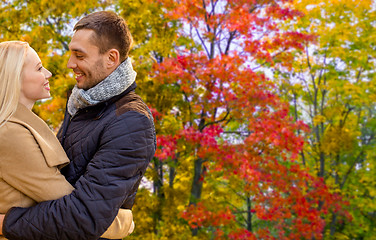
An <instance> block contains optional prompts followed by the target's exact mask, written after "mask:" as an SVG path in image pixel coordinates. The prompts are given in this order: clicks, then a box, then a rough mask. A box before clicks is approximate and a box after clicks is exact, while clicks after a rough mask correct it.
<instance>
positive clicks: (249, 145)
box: [0, 0, 376, 240]
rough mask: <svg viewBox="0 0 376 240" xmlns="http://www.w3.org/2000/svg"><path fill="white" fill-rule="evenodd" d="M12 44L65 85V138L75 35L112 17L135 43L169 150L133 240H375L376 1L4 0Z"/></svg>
mask: <svg viewBox="0 0 376 240" xmlns="http://www.w3.org/2000/svg"><path fill="white" fill-rule="evenodd" d="M0 8H1V11H0V41H6V40H23V41H27V42H29V43H30V45H31V46H32V47H33V48H34V49H36V51H37V52H38V53H39V54H40V56H41V59H42V61H43V63H44V66H45V67H46V68H47V69H49V70H50V71H51V72H52V73H53V77H52V79H51V80H50V84H51V93H52V98H51V99H49V100H47V101H42V102H40V103H38V104H37V105H36V106H35V107H34V109H33V110H34V111H35V112H36V113H37V114H38V115H39V116H41V117H42V118H43V119H44V120H45V121H46V122H47V123H48V124H49V125H50V126H51V128H53V129H55V130H56V129H58V127H59V125H60V123H61V121H62V118H63V113H64V111H65V103H66V95H67V90H69V89H71V88H72V87H73V86H74V84H75V80H74V76H73V72H72V70H70V69H67V67H66V63H67V60H68V58H69V51H68V44H69V41H70V38H71V36H72V34H73V32H72V28H73V25H74V24H75V23H76V22H77V21H78V20H79V19H80V18H81V17H83V16H85V15H87V14H89V13H91V12H94V11H97V10H112V11H115V12H117V13H118V14H120V15H121V16H122V17H123V18H124V19H125V20H126V21H127V22H128V25H129V28H130V31H131V33H132V34H133V38H134V45H133V49H132V51H131V53H130V55H131V58H132V60H133V65H134V68H135V70H136V72H137V73H138V74H137V80H136V82H137V85H138V88H137V90H136V92H137V93H138V94H140V95H141V96H142V97H143V99H144V101H145V102H146V103H147V104H148V106H149V107H150V108H151V109H152V112H153V116H154V122H155V127H156V132H157V141H158V149H157V152H156V154H155V157H154V158H153V160H152V162H151V163H150V167H149V169H148V170H147V173H146V175H145V178H144V181H143V184H142V187H140V189H139V191H138V194H137V198H136V203H135V206H134V208H133V213H134V221H135V224H136V228H135V231H134V232H133V234H132V235H131V236H129V237H127V238H126V239H129V240H133V239H179V240H180V239H367V240H369V239H376V199H375V196H376V166H375V163H376V160H375V159H376V156H375V155H376V151H375V150H376V148H375V144H376V141H375V134H376V118H375V114H376V108H375V106H376V105H375V104H376V86H375V84H376V76H375V69H376V61H375V55H376V31H375V30H376V29H375V28H376V4H375V2H373V1H371V0H293V1H292V0H291V1H290V0H234V1H224V0H200V1H198V0H119V1H115V0H114V1H112V0H100V1H97V0H88V1H76V0H28V1H21V0H1V1H0Z"/></svg>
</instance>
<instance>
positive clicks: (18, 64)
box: [0, 41, 29, 127]
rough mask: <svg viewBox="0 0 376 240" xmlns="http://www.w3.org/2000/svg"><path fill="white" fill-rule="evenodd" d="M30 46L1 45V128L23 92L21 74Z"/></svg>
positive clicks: (15, 42) (14, 42)
mask: <svg viewBox="0 0 376 240" xmlns="http://www.w3.org/2000/svg"><path fill="white" fill-rule="evenodd" d="M28 48H29V44H28V43H26V42H21V41H7V42H2V43H0V127H1V126H2V125H4V123H5V122H6V121H8V119H9V118H10V117H11V116H12V115H13V113H14V112H15V111H16V109H17V106H18V100H19V97H20V92H21V74H22V69H23V66H24V62H25V57H26V53H27V50H28Z"/></svg>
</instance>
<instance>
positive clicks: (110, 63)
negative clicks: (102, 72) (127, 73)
mask: <svg viewBox="0 0 376 240" xmlns="http://www.w3.org/2000/svg"><path fill="white" fill-rule="evenodd" d="M107 53H108V54H107V64H106V65H107V67H108V68H113V67H117V66H118V65H119V64H120V53H119V51H118V50H117V49H115V48H112V49H110V50H108V52H107Z"/></svg>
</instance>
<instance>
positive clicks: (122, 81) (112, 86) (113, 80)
mask: <svg viewBox="0 0 376 240" xmlns="http://www.w3.org/2000/svg"><path fill="white" fill-rule="evenodd" d="M136 74H137V73H136V72H135V71H133V68H132V63H131V60H130V58H127V59H126V60H125V61H124V62H122V63H121V64H120V65H119V66H118V67H117V68H116V69H115V71H113V72H112V73H111V74H110V75H108V76H107V77H106V78H105V79H103V81H101V82H99V83H98V84H97V85H95V86H94V87H92V88H90V89H88V90H83V89H79V88H77V85H75V86H74V88H73V90H72V94H71V95H70V97H69V100H68V107H67V109H68V112H69V114H70V115H71V116H74V115H75V114H76V113H77V111H78V110H79V109H82V108H85V107H87V106H92V105H95V104H97V103H100V102H103V101H106V100H108V99H110V98H112V97H114V96H116V95H119V94H120V93H122V92H124V91H125V90H126V89H127V88H128V87H129V86H130V85H132V83H133V82H134V81H135V79H136Z"/></svg>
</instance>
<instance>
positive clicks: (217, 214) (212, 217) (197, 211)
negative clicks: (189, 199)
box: [182, 203, 234, 228]
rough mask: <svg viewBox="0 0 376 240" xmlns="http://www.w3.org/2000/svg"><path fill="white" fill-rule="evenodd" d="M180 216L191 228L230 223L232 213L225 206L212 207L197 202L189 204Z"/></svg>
mask: <svg viewBox="0 0 376 240" xmlns="http://www.w3.org/2000/svg"><path fill="white" fill-rule="evenodd" d="M182 218H183V219H185V220H186V221H188V224H189V225H190V226H191V228H198V227H204V226H206V227H209V226H213V227H219V226H224V225H227V224H230V223H231V222H232V221H233V220H234V215H233V214H232V212H231V210H230V209H229V208H228V207H227V208H225V209H214V210H213V209H212V210H210V208H208V207H206V206H204V205H203V204H202V203H198V204H197V206H195V205H190V206H189V207H188V208H187V209H186V210H185V211H184V212H183V213H182Z"/></svg>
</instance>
